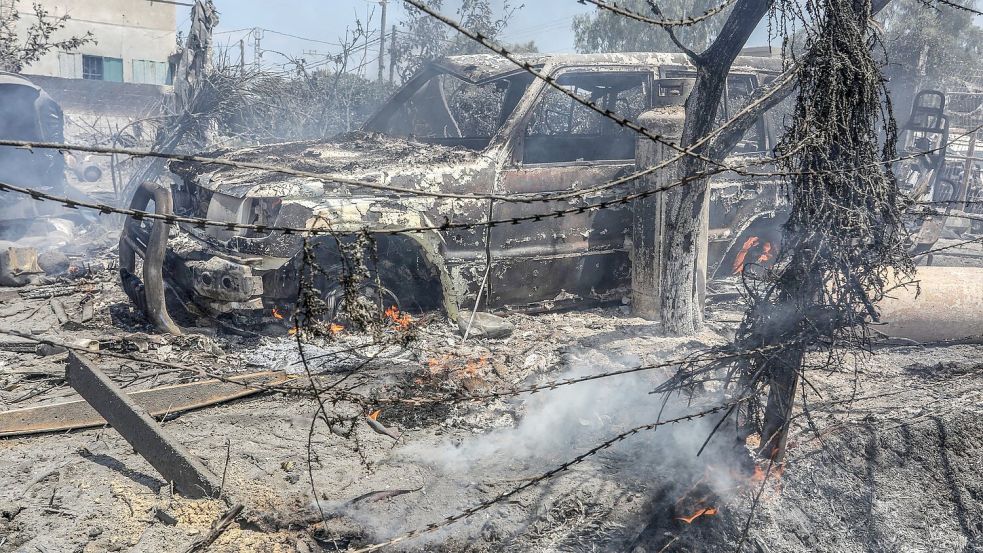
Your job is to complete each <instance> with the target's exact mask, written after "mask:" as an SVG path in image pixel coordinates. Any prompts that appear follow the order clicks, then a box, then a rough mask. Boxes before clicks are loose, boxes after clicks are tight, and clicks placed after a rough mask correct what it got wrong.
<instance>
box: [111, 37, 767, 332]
mask: <svg viewBox="0 0 983 553" xmlns="http://www.w3.org/2000/svg"><path fill="white" fill-rule="evenodd" d="M525 61H528V62H529V63H530V64H532V65H533V66H535V67H537V68H538V69H539V70H540V71H541V72H543V73H546V74H549V75H551V76H552V77H553V78H555V79H556V83H557V84H558V85H560V86H561V87H563V88H564V89H566V90H569V91H571V92H574V93H575V94H577V95H578V96H580V97H582V98H585V99H588V100H590V101H592V102H594V103H595V104H598V105H600V106H602V107H603V108H604V109H609V110H611V111H612V112H614V113H617V114H620V115H622V116H624V117H626V118H628V119H632V120H635V119H637V118H638V116H639V115H640V114H642V113H643V112H645V111H647V110H649V109H651V108H652V107H653V106H658V105H662V106H665V105H671V104H676V105H679V104H681V100H682V99H683V98H682V97H681V96H680V94H681V91H682V90H685V88H686V87H685V86H682V85H681V83H683V84H685V82H686V81H687V79H692V77H693V75H694V73H693V69H692V67H691V66H690V65H689V63H688V61H687V60H686V58H685V56H684V55H676V54H592V55H555V56H550V55H529V56H527V57H526V58H525ZM778 64H779V61H778V60H775V59H766V58H743V57H742V58H738V60H737V62H736V63H735V65H734V70H733V72H732V74H731V76H730V78H729V82H728V87H727V89H728V90H727V96H728V102H727V104H728V105H727V106H724V109H722V110H721V122H722V121H723V118H725V117H727V115H728V110H730V111H731V113H732V112H733V106H742V105H743V104H744V103H745V102H746V99H747V97H748V95H749V94H751V93H752V91H754V90H756V89H757V88H758V87H760V86H761V85H762V84H763V83H765V82H767V81H768V80H769V79H771V78H773V76H774V75H775V74H776V73H777V71H778V69H780V68H779V67H778ZM674 96H675V97H674ZM637 140H638V137H637V135H636V133H634V132H633V131H631V130H629V129H626V128H624V127H622V126H620V125H618V124H617V123H616V122H614V121H612V120H611V119H609V118H606V117H604V116H602V115H600V114H599V113H597V112H595V111H593V110H590V109H589V108H587V107H585V106H583V105H582V104H580V103H578V102H575V101H574V100H573V99H571V98H570V97H569V96H567V95H565V94H563V93H561V92H560V91H559V90H556V89H555V88H552V87H550V86H549V85H547V84H546V83H545V82H543V81H542V80H539V79H535V78H534V77H533V76H532V75H530V74H529V73H528V72H526V71H524V70H521V69H519V68H517V67H516V66H515V65H513V64H511V63H510V62H508V61H506V60H503V59H501V58H499V57H496V56H491V55H487V56H486V55H475V56H460V57H452V58H447V59H444V60H441V61H439V62H436V63H433V64H431V65H430V66H428V67H427V68H425V69H424V70H422V71H421V72H420V73H419V74H418V75H416V76H415V77H414V78H413V79H411V80H410V81H409V82H408V83H407V84H406V85H405V86H403V87H402V88H401V89H400V90H399V91H398V92H397V93H396V94H395V95H394V96H393V97H392V98H391V99H390V100H389V101H388V102H387V103H386V104H385V105H383V107H382V108H381V109H380V110H379V111H378V112H377V113H376V115H375V116H374V117H372V118H371V119H370V120H369V121H368V122H367V123H366V124H365V126H364V127H363V129H362V130H361V131H359V132H355V133H350V134H346V135H343V136H340V137H337V138H334V139H330V140H324V141H316V142H296V143H287V144H275V145H268V146H262V147H257V148H250V149H245V150H238V151H226V152H218V153H217V154H216V155H220V156H221V157H225V158H231V159H235V160H241V161H249V162H252V163H264V164H269V165H286V166H290V167H293V168H296V169H301V170H304V171H308V172H312V173H318V174H325V175H337V176H343V177H345V178H346V179H357V180H358V181H360V182H368V183H372V184H377V185H383V186H386V187H391V188H398V189H403V190H405V191H404V192H396V191H392V190H388V191H384V190H379V189H374V188H368V187H364V186H361V187H360V186H354V185H352V184H342V183H339V182H337V181H335V180H332V179H331V178H330V177H328V176H325V177H324V178H308V177H298V176H292V175H284V174H281V173H275V172H269V171H264V170H260V169H255V168H234V167H228V166H219V165H216V164H203V163H185V162H181V163H172V164H171V170H172V171H173V172H174V173H175V174H177V175H178V176H179V179H178V182H177V183H176V185H175V186H174V187H173V189H172V190H170V191H167V190H166V189H163V188H161V189H156V190H155V189H152V188H145V189H144V190H141V192H140V193H139V194H138V196H137V198H136V199H135V207H137V208H143V207H146V206H147V205H148V204H149V202H150V201H151V200H152V199H153V200H154V203H155V204H156V209H157V210H158V211H165V212H166V211H168V210H171V209H173V212H174V213H176V214H179V215H184V216H190V217H201V218H207V219H211V220H219V221H228V222H235V223H243V224H257V225H277V226H289V227H302V228H321V229H330V230H331V231H332V233H337V234H338V235H349V236H351V235H352V234H355V233H361V232H363V231H366V232H368V233H369V234H371V235H373V236H374V240H373V241H374V243H375V248H374V253H373V254H371V255H367V256H366V260H367V261H368V262H369V264H370V266H371V267H370V268H371V269H372V271H373V275H374V276H377V277H378V278H375V277H373V278H370V279H367V280H366V282H365V283H364V286H365V287H366V292H369V291H370V290H369V289H370V288H373V287H375V286H378V284H379V283H381V286H382V290H375V292H378V293H381V294H382V295H383V296H384V297H386V298H387V299H386V303H390V302H391V303H393V304H396V305H399V306H400V308H401V309H404V310H408V311H415V310H431V309H443V310H444V311H445V312H446V313H447V314H448V315H449V316H450V317H451V318H455V319H456V318H457V315H458V312H459V311H460V310H463V309H468V308H470V307H472V306H473V305H474V304H475V301H476V299H477V298H479V297H480V307H481V308H482V309H487V310H491V311H498V310H522V311H535V310H546V309H560V308H565V307H571V306H580V305H588V304H596V303H604V302H608V301H619V302H620V301H621V298H622V297H623V296H624V295H625V294H626V290H627V287H628V285H629V280H630V263H631V260H630V255H629V252H630V241H631V232H630V224H631V203H627V204H618V205H611V206H607V208H606V209H596V210H594V209H585V210H582V211H578V210H577V208H579V207H582V206H589V205H593V204H597V203H599V202H604V201H606V200H609V199H612V198H618V197H620V196H623V195H624V194H626V193H628V192H630V191H631V190H632V188H631V187H632V184H628V185H624V186H620V187H614V188H611V189H606V190H600V191H595V192H591V193H587V194H565V197H564V198H562V199H557V200H552V201H548V202H542V201H536V202H528V203H526V202H520V201H511V200H520V199H523V198H529V197H535V196H543V195H554V196H555V195H559V194H564V193H576V192H577V191H579V190H584V189H587V188H591V187H594V186H596V185H597V184H598V183H603V182H606V181H610V180H612V179H616V178H618V177H621V176H625V175H628V174H631V173H632V172H633V171H635V170H636V167H635V147H636V141H637ZM773 146H774V137H773V135H772V131H771V126H770V125H769V124H768V122H767V121H766V120H765V118H762V119H761V120H760V121H758V123H757V124H756V125H754V126H753V128H752V129H751V130H750V131H749V132H748V133H747V134H746V135H745V137H744V140H743V141H741V142H740V143H739V144H738V146H737V147H736V148H735V151H734V153H733V154H734V155H736V156H756V155H757V156H763V155H764V153H765V152H768V151H769V150H770V149H771V148H772V147H773ZM712 182H713V184H712V193H711V205H710V214H711V219H710V227H711V228H710V240H711V247H710V261H709V275H710V276H711V278H712V277H714V276H717V277H719V276H722V275H726V274H730V273H732V272H733V271H734V270H735V266H736V268H737V269H739V268H740V266H741V263H740V262H739V261H740V260H742V259H745V258H746V259H748V260H754V261H757V260H761V261H763V262H766V261H767V260H768V258H769V257H770V256H771V255H773V253H774V249H775V248H776V247H777V244H778V231H777V229H776V226H777V225H776V224H775V214H776V210H778V209H779V206H778V204H779V194H778V189H777V187H775V186H774V185H773V183H772V184H770V183H768V182H767V181H762V182H756V181H751V180H748V179H747V178H738V177H737V176H736V175H733V174H728V173H724V174H721V175H718V176H717V177H715V178H714V180H713V181H712ZM412 191H425V192H430V193H437V194H438V195H430V196H427V195H421V194H418V193H413V192H412ZM440 194H443V196H441V195H440ZM456 195H458V196H459V195H464V196H468V195H471V196H474V195H495V196H497V197H499V198H500V199H497V200H490V199H482V198H460V197H455V196H456ZM171 203H173V206H172V205H170V204H171ZM558 210H562V211H564V212H565V215H564V216H562V217H556V216H553V217H545V216H544V217H542V218H533V219H531V220H524V221H522V222H519V223H516V224H501V225H495V226H493V227H491V228H490V230H489V229H488V227H487V226H484V225H481V224H480V223H482V222H483V221H487V220H489V219H490V220H511V219H514V218H530V217H534V216H536V215H540V214H549V213H551V212H555V211H558ZM445 222H451V223H468V224H474V226H468V227H464V228H456V227H455V228H445V229H436V230H422V231H414V230H413V229H416V228H419V227H423V228H430V229H433V227H439V226H440V225H442V224H443V223H445ZM159 227H163V225H160V224H158V230H156V231H154V230H152V225H151V224H150V223H149V222H148V223H143V224H141V223H140V222H138V221H133V220H131V221H129V222H128V224H127V226H126V230H125V231H124V233H123V237H122V241H121V257H122V264H121V265H122V267H123V271H124V277H125V278H124V281H125V282H128V283H129V284H128V285H127V288H128V291H129V293H130V294H131V297H133V298H134V299H135V300H137V301H138V302H143V303H148V304H150V305H149V306H146V307H148V308H149V310H150V311H151V312H154V313H156V311H158V310H159V309H162V305H163V299H162V296H163V285H159V286H158V285H157V283H156V280H158V279H160V278H163V279H165V280H166V281H167V284H168V287H169V288H170V289H172V290H174V291H175V292H177V295H178V296H181V297H182V299H183V300H184V301H185V303H186V304H188V305H193V306H194V309H196V310H198V311H199V312H201V313H203V314H205V315H208V316H220V317H223V318H225V319H226V320H227V321H229V322H230V323H233V324H236V323H245V322H247V321H248V320H254V319H255V317H256V315H269V314H270V313H271V312H273V310H277V309H284V308H286V309H289V308H290V306H291V305H292V304H293V303H294V302H295V300H296V297H297V293H298V290H297V286H298V269H299V267H300V258H301V255H300V254H301V250H302V244H303V239H302V237H299V236H297V235H290V234H283V233H280V232H256V231H253V230H228V229H225V228H223V227H215V226H210V227H204V228H198V227H196V226H194V225H190V224H184V223H182V224H180V225H179V228H176V229H172V230H171V232H170V237H168V233H167V232H166V229H165V230H161V229H160V228H159ZM393 231H399V232H397V233H395V234H387V233H392V232H393ZM343 240H344V239H343ZM314 241H315V242H316V243H318V244H319V246H318V247H317V248H316V251H317V255H318V264H319V265H320V266H321V267H323V268H325V269H326V273H328V274H331V273H333V272H336V271H341V270H342V268H343V260H342V259H341V258H340V256H339V252H338V245H337V242H336V239H335V238H334V237H332V236H324V235H319V236H318V237H317V238H316V239H315V240H314ZM135 255H139V256H141V257H145V258H146V261H147V262H146V263H145V269H144V277H145V278H144V280H145V281H146V282H144V285H145V286H146V288H147V290H146V291H143V287H141V286H139V282H138V280H139V279H137V278H136V276H134V275H132V274H130V273H132V272H133V271H135V261H134V260H135ZM748 256H751V257H748ZM489 261H490V263H489ZM161 265H162V266H163V270H162V271H160V272H158V271H159V269H156V267H160V266H161ZM148 270H149V271H150V273H149V274H148V273H147V271H148ZM321 280H322V282H319V283H317V285H318V288H319V290H320V292H321V294H322V295H323V297H324V298H325V299H326V300H327V301H328V305H329V307H336V306H337V305H338V302H339V301H340V294H341V291H340V287H339V284H338V283H337V282H332V281H331V280H332V279H331V278H328V277H325V278H323V279H321ZM151 281H154V282H151ZM479 291H480V292H481V293H480V294H479ZM152 318H154V319H155V320H156V321H157V323H158V325H160V326H163V327H165V328H169V329H171V330H173V329H174V325H173V323H171V322H170V319H169V318H168V317H167V314H166V312H164V313H163V314H158V315H155V316H154V317H152Z"/></svg>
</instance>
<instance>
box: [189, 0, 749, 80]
mask: <svg viewBox="0 0 983 553" xmlns="http://www.w3.org/2000/svg"><path fill="white" fill-rule="evenodd" d="M214 1H215V5H216V7H217V8H218V10H219V26H218V29H217V33H218V34H217V35H216V43H217V44H218V45H219V47H221V48H224V49H227V50H228V53H229V56H230V59H231V60H232V61H233V62H236V63H237V62H238V60H239V41H240V40H245V44H244V45H245V49H246V62H247V63H249V62H251V61H252V60H253V48H254V34H253V33H252V32H251V29H252V28H254V27H262V28H263V29H265V31H264V32H263V36H262V38H261V40H260V47H261V49H262V50H265V52H264V53H263V62H264V65H265V66H267V67H274V68H275V67H277V66H278V65H281V64H283V63H284V62H285V61H286V57H285V56H289V57H292V58H304V59H305V60H307V61H308V63H315V62H316V61H318V60H323V59H325V56H326V55H327V54H332V53H336V52H338V51H339V43H340V42H341V39H343V38H344V36H345V31H346V28H349V27H352V26H354V24H355V21H356V20H357V19H361V20H363V21H370V22H371V26H372V28H373V29H378V28H379V24H380V17H379V14H380V7H379V1H378V0H279V1H278V2H275V3H274V2H270V1H269V0H214ZM502 1H503V0H492V4H493V5H494V6H495V7H496V9H499V10H500V9H501V6H502ZM518 3H519V0H513V1H512V4H513V5H517V4H518ZM407 9H413V8H411V7H404V4H403V3H402V2H401V1H400V0H389V10H388V16H387V25H386V26H387V27H389V28H391V26H392V25H398V24H399V21H400V20H402V19H403V18H404V17H405V16H406V10H407ZM594 9H595V8H593V7H588V6H584V5H582V4H580V3H578V2H577V1H576V0H525V5H524V6H523V7H522V8H521V9H519V10H518V11H517V12H516V14H515V16H514V17H513V18H512V19H511V21H510V24H509V27H508V29H507V31H506V32H505V34H504V36H503V40H504V41H505V42H528V41H530V40H533V41H535V42H536V45H537V46H538V47H539V50H540V51H541V52H573V51H574V45H573V32H572V31H571V30H570V24H571V21H572V20H573V17H574V16H575V15H577V14H582V13H590V12H592V11H593V10H594ZM178 10H179V12H178V14H179V16H178V21H179V26H178V27H179V29H182V30H184V29H187V26H188V15H189V14H190V9H188V8H182V7H179V8H178ZM181 10H184V11H183V12H182V11H181ZM454 11H455V1H454V0H448V1H447V2H445V8H444V13H447V14H450V15H453V14H454ZM286 35H294V36H293V37H290V36H286ZM756 35H757V36H755V37H752V40H751V41H749V44H748V45H749V46H753V45H758V44H764V43H765V38H764V36H763V33H756ZM281 54H283V55H281ZM377 56H378V51H377V50H376V49H371V51H369V52H366V53H365V57H364V61H365V62H366V63H367V64H368V65H370V66H371V65H372V63H374V60H375V59H376V58H377Z"/></svg>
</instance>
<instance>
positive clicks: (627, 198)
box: [0, 125, 983, 236]
mask: <svg viewBox="0 0 983 553" xmlns="http://www.w3.org/2000/svg"><path fill="white" fill-rule="evenodd" d="M981 128H983V125H979V126H978V127H977V128H976V129H972V130H970V131H967V132H965V133H963V134H962V135H959V136H956V137H955V138H952V139H951V140H950V142H949V143H952V142H953V141H955V140H959V139H960V138H961V137H962V136H964V135H968V134H971V133H973V132H976V131H977V130H979V129H981ZM5 143H17V144H5ZM20 144H23V145H25V147H28V146H30V145H31V144H32V143H29V142H28V143H21V141H3V140H0V146H3V145H20ZM34 145H35V146H36V147H41V146H38V145H37V144H36V143H35V144H34ZM64 146H66V145H57V144H56V145H46V146H45V147H52V148H54V147H59V148H61V147H64ZM947 146H948V144H944V145H940V146H938V147H936V148H933V149H930V150H923V151H918V152H914V153H910V154H906V155H903V156H898V157H896V158H894V159H891V160H888V161H884V162H877V163H876V164H877V165H880V164H890V163H897V162H900V161H905V160H910V159H916V158H918V157H921V156H924V155H926V154H928V153H933V152H937V151H941V150H943V149H945V148H946V147H947ZM154 155H157V156H160V157H168V156H172V155H176V156H181V154H159V153H157V154H154ZM204 159H208V158H204ZM864 168H866V167H856V168H852V169H839V170H830V171H828V172H829V173H844V172H849V171H857V170H861V169H864ZM654 170H655V169H653V168H649V169H646V170H644V171H641V172H638V173H634V174H632V175H628V176H625V177H622V178H619V179H615V180H613V181H610V183H608V185H604V186H607V187H610V186H613V185H619V184H625V183H627V182H630V181H631V180H634V179H636V178H638V177H639V176H643V175H644V174H648V173H649V172H654ZM727 171H733V168H729V169H719V170H718V169H710V170H707V171H702V172H697V173H694V174H692V175H687V176H684V177H682V178H680V179H678V180H676V181H673V182H670V183H667V184H664V185H660V186H656V187H655V188H651V189H647V190H645V189H643V190H641V191H638V192H634V193H631V194H627V195H623V196H620V197H617V198H614V199H610V200H602V201H598V202H593V203H588V204H585V205H581V206H574V207H569V208H564V209H557V210H552V211H547V212H543V213H537V214H532V215H523V216H516V217H508V218H501V219H486V220H483V221H471V222H463V221H462V222H455V221H451V220H450V218H449V217H446V216H445V219H444V222H443V223H440V224H432V225H423V226H415V227H401V228H390V229H385V230H382V229H370V228H368V227H366V228H363V229H359V230H354V231H351V232H370V233H373V234H388V235H397V234H408V233H419V232H424V231H445V230H451V229H467V228H476V227H485V226H489V227H495V226H498V225H506V224H508V225H515V224H520V223H523V222H528V221H541V220H543V219H548V218H559V217H564V216H567V215H571V214H574V213H578V214H579V213H585V212H587V211H593V210H602V209H608V208H612V207H617V206H622V205H625V204H627V203H629V202H632V201H635V200H638V199H642V198H647V197H649V196H652V195H654V194H658V193H661V192H665V191H667V190H670V189H672V188H675V187H678V186H683V185H686V184H688V183H690V182H694V181H698V180H701V179H704V178H708V177H712V176H714V175H719V174H721V173H724V172H727ZM795 174H798V173H796V172H772V173H752V175H753V176H755V177H780V176H790V175H795ZM809 174H810V175H819V174H822V172H815V171H814V172H810V173H809ZM609 185H610V186H609ZM598 188H599V187H596V188H594V189H593V190H597V189H598ZM3 191H8V192H14V193H17V194H22V195H26V196H30V197H31V198H33V199H34V200H37V201H45V200H48V201H52V202H56V203H59V204H62V205H64V206H65V207H68V208H71V209H76V208H79V207H82V208H86V209H92V210H96V211H99V212H100V213H101V214H104V215H109V214H113V213H115V214H120V215H126V216H130V217H133V218H134V219H136V220H142V219H151V220H159V221H164V222H165V223H168V224H176V223H186V224H189V225H192V226H195V227H199V228H204V227H218V228H222V229H225V230H230V231H234V230H251V231H255V232H259V233H269V232H281V233H283V234H288V235H289V234H297V235H311V236H316V235H327V234H331V233H333V232H335V231H334V230H333V229H332V228H331V224H332V222H331V221H329V220H326V219H324V218H323V217H318V221H320V222H322V223H325V224H326V226H327V228H312V227H289V226H278V225H261V224H251V223H236V222H229V221H216V220H209V219H206V218H202V217H188V216H183V215H174V214H160V213H154V212H149V211H143V210H137V209H130V208H121V207H115V206H111V205H109V204H104V203H94V202H85V201H80V200H74V199H71V198H68V197H66V196H59V195H55V194H50V193H48V192H44V191H41V190H38V189H34V188H28V187H23V186H16V185H13V184H10V183H4V182H0V192H3ZM586 193H588V192H587V191H585V192H578V194H586ZM452 196H453V195H452ZM453 197H455V198H456V199H462V198H466V197H462V196H453ZM948 215H949V216H952V217H963V216H964V215H960V214H951V213H950V214H948Z"/></svg>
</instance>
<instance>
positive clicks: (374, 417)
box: [369, 409, 382, 421]
mask: <svg viewBox="0 0 983 553" xmlns="http://www.w3.org/2000/svg"><path fill="white" fill-rule="evenodd" d="M379 413H382V409H376V410H375V411H372V412H371V413H369V418H370V419H372V420H374V421H377V420H379Z"/></svg>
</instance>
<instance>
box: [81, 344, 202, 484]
mask: <svg viewBox="0 0 983 553" xmlns="http://www.w3.org/2000/svg"><path fill="white" fill-rule="evenodd" d="M65 380H67V381H68V384H69V385H70V386H71V387H72V388H75V390H76V391H77V392H78V393H79V395H81V396H82V397H83V398H84V399H85V400H86V401H87V402H89V405H91V406H92V407H93V408H94V409H95V410H96V411H97V412H98V413H99V414H100V415H102V417H103V418H104V419H106V421H107V422H108V423H109V424H111V425H112V426H113V428H115V429H116V431H117V432H119V433H120V435H121V436H123V438H124V439H125V440H126V441H127V442H128V443H129V444H130V445H131V446H133V449H135V450H136V451H137V453H139V454H140V456H141V457H143V458H144V459H146V460H147V462H148V463H150V465H151V466H153V467H154V468H155V469H157V472H159V473H160V474H161V476H163V477H164V479H165V480H167V481H168V482H172V483H173V484H174V486H175V487H176V488H177V490H178V491H179V492H181V494H183V495H185V496H186V497H190V498H200V497H218V495H219V494H220V493H221V481H220V480H219V479H218V478H217V477H216V476H215V475H214V474H212V472H211V471H210V470H208V468H206V467H205V465H203V464H202V463H201V461H199V460H198V459H197V458H196V457H194V456H193V455H192V454H191V452H189V451H188V450H187V449H185V447H184V446H183V445H181V444H180V443H179V442H178V441H177V440H175V439H174V438H173V437H172V436H168V435H167V433H166V432H164V429H163V428H161V427H160V425H159V424H157V421H155V420H154V419H153V418H151V416H150V414H149V413H147V410H146V409H144V408H143V407H141V406H140V405H138V404H137V403H136V402H135V401H133V400H132V399H131V398H130V397H129V396H127V395H126V393H124V392H123V390H122V389H121V388H120V387H119V386H117V385H116V383H115V382H113V381H112V380H110V379H109V377H108V376H106V375H105V373H103V372H102V371H101V370H99V369H98V368H96V367H95V366H93V365H91V364H90V363H89V362H87V361H86V360H84V359H82V358H81V357H79V356H77V355H75V354H74V353H70V354H69V355H68V369H67V370H66V371H65Z"/></svg>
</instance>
